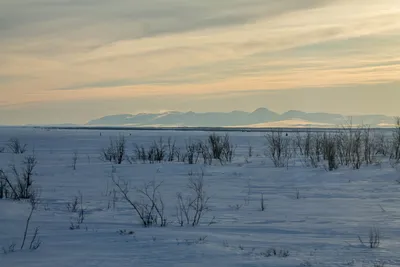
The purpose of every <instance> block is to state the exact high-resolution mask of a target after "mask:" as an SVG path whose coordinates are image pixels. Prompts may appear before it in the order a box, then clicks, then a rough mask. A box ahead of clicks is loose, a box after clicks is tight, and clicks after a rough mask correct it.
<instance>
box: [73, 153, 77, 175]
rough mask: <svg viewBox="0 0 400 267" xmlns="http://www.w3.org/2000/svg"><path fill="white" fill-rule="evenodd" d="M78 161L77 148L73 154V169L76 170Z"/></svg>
mask: <svg viewBox="0 0 400 267" xmlns="http://www.w3.org/2000/svg"><path fill="white" fill-rule="evenodd" d="M77 161H78V151H77V150H75V151H74V153H73V154H72V169H73V170H74V171H75V170H76V163H77Z"/></svg>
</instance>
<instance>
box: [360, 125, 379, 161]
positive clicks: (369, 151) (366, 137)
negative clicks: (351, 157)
mask: <svg viewBox="0 0 400 267" xmlns="http://www.w3.org/2000/svg"><path fill="white" fill-rule="evenodd" d="M363 143H364V162H365V164H367V165H370V164H373V162H374V157H375V154H376V147H377V146H376V143H377V142H376V140H375V135H374V132H373V131H372V130H371V128H370V127H369V126H366V127H365V128H364V131H363Z"/></svg>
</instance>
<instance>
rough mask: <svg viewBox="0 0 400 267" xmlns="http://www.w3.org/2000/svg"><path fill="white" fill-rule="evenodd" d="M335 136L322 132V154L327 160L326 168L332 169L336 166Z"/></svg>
mask: <svg viewBox="0 0 400 267" xmlns="http://www.w3.org/2000/svg"><path fill="white" fill-rule="evenodd" d="M336 140H337V139H336V138H335V136H333V135H328V134H326V133H324V138H323V156H324V159H325V160H327V161H328V170H329V171H333V170H335V169H337V168H338V164H337V163H336V153H337V152H336V147H337V146H336Z"/></svg>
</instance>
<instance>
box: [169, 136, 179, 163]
mask: <svg viewBox="0 0 400 267" xmlns="http://www.w3.org/2000/svg"><path fill="white" fill-rule="evenodd" d="M175 144H176V141H175V140H174V141H172V139H171V137H169V138H168V143H167V146H168V156H167V160H168V161H169V162H173V161H174V159H175V156H177V150H178V149H177V148H176V145H175ZM178 153H179V152H178Z"/></svg>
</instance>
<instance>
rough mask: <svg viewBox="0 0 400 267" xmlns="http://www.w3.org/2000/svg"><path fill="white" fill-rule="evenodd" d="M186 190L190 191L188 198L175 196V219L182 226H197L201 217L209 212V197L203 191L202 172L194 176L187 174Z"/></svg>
mask: <svg viewBox="0 0 400 267" xmlns="http://www.w3.org/2000/svg"><path fill="white" fill-rule="evenodd" d="M187 188H188V189H189V190H190V193H189V195H188V196H186V197H183V194H182V193H178V194H177V198H178V205H177V218H178V223H179V224H180V225H181V226H183V225H184V224H185V223H186V224H187V225H192V226H197V225H198V224H199V223H200V221H201V218H202V217H203V215H204V214H205V213H206V212H208V211H209V207H208V201H209V199H210V198H209V197H208V196H207V193H206V191H205V189H204V172H201V173H198V174H195V173H193V172H190V173H189V183H188V185H187Z"/></svg>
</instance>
